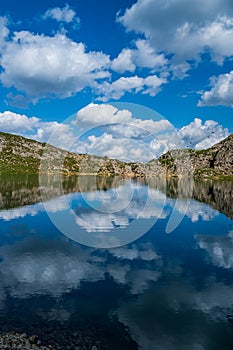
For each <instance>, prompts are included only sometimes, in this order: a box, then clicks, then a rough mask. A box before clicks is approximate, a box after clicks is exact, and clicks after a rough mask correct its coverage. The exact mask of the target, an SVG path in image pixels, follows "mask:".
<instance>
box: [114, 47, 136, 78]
mask: <svg viewBox="0 0 233 350" xmlns="http://www.w3.org/2000/svg"><path fill="white" fill-rule="evenodd" d="M111 68H112V69H113V70H114V71H116V72H118V73H124V72H134V71H135V69H136V65H135V64H134V63H133V57H132V50H130V49H123V50H122V51H121V52H120V53H119V55H118V56H117V57H116V58H115V59H114V60H113V61H112V64H111Z"/></svg>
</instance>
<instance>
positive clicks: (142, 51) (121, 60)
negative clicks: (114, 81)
mask: <svg viewBox="0 0 233 350" xmlns="http://www.w3.org/2000/svg"><path fill="white" fill-rule="evenodd" d="M135 46H136V49H123V50H122V51H121V52H120V54H119V55H118V56H117V57H116V58H115V59H114V60H113V61H112V65H111V68H112V69H113V70H114V71H116V72H118V73H124V72H126V71H129V72H134V71H135V69H136V67H141V68H150V69H151V70H152V71H155V70H156V69H159V68H162V67H163V68H164V66H166V65H167V63H168V60H167V59H166V58H165V56H164V55H163V54H157V53H156V52H155V50H154V49H153V48H152V47H151V46H150V45H149V43H148V42H147V41H146V40H137V41H136V42H135Z"/></svg>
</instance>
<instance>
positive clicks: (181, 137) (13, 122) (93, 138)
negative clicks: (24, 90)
mask: <svg viewBox="0 0 233 350" xmlns="http://www.w3.org/2000/svg"><path fill="white" fill-rule="evenodd" d="M75 128H78V130H79V131H80V132H82V135H81V137H80V138H79V137H78V136H77V135H76V131H77V130H75ZM92 128H93V131H91V130H90V129H92ZM95 128H98V130H99V132H101V133H98V135H97V134H96V133H95ZM88 129H89V131H88V134H86V133H85V132H86V131H87V130H88ZM0 130H1V131H3V132H9V133H13V134H17V135H21V136H24V137H27V138H31V139H35V140H37V141H40V142H48V141H49V142H50V143H52V144H53V145H54V146H57V147H60V148H64V149H68V150H72V151H74V152H77V153H90V154H95V155H99V156H108V157H110V158H116V159H121V160H124V161H149V160H151V159H153V158H157V157H159V156H160V155H162V154H163V153H165V152H167V151H168V150H171V149H177V148H183V147H185V146H186V147H189V148H193V149H205V148H209V147H211V146H212V145H214V144H216V143H217V142H219V141H221V140H222V139H224V138H225V137H227V136H228V135H229V131H228V129H224V128H223V127H222V126H221V125H220V124H218V123H217V122H215V121H213V120H207V121H205V122H203V121H202V120H201V119H198V118H195V119H194V121H193V122H191V123H190V124H188V125H186V126H184V127H182V128H181V129H179V130H175V129H174V128H173V126H172V125H171V123H169V121H168V120H166V119H158V120H153V119H140V118H135V117H133V115H132V113H131V112H130V111H129V110H127V109H118V108H116V107H114V106H112V105H110V104H94V103H90V104H89V105H87V106H86V107H84V108H82V109H81V110H79V111H78V112H77V114H76V119H75V120H74V121H73V122H72V123H71V124H66V123H58V122H55V121H50V122H44V121H42V120H41V119H40V118H37V117H28V116H26V115H21V114H17V113H13V112H10V111H5V112H3V113H0ZM52 135H53V138H51V136H52Z"/></svg>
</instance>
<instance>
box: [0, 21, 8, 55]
mask: <svg viewBox="0 0 233 350" xmlns="http://www.w3.org/2000/svg"><path fill="white" fill-rule="evenodd" d="M7 24H8V20H7V18H6V17H0V50H2V49H3V48H4V46H5V40H6V38H7V37H8V34H9V29H8V28H7Z"/></svg>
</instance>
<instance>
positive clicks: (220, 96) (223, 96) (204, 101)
mask: <svg viewBox="0 0 233 350" xmlns="http://www.w3.org/2000/svg"><path fill="white" fill-rule="evenodd" d="M198 105H199V106H219V105H222V106H229V107H233V71H231V72H230V73H226V74H221V75H219V76H218V77H212V78H211V89H210V90H209V91H205V92H203V93H202V96H201V100H200V101H199V103H198Z"/></svg>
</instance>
